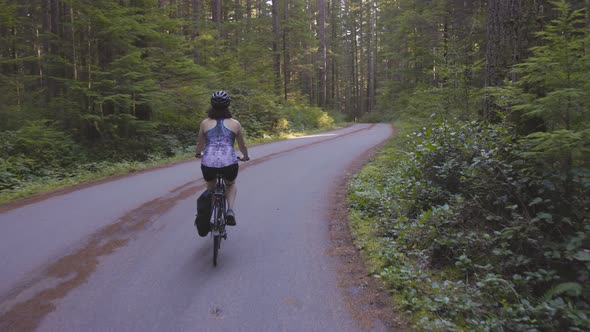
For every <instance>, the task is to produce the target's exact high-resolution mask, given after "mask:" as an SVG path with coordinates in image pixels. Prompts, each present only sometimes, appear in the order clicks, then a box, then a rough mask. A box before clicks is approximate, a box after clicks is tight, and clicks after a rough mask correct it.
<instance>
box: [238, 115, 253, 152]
mask: <svg viewBox="0 0 590 332" xmlns="http://www.w3.org/2000/svg"><path fill="white" fill-rule="evenodd" d="M236 122H237V121H236ZM236 139H237V141H238V148H239V149H240V152H242V155H243V157H242V159H245V160H248V159H250V157H249V156H248V148H247V147H246V140H245V139H244V131H243V130H242V125H240V123H239V122H238V133H237V134H236Z"/></svg>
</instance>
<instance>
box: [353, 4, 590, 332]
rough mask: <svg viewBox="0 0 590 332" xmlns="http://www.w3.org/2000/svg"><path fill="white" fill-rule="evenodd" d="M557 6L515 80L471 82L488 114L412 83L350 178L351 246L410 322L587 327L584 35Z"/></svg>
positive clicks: (445, 327) (587, 63) (589, 190)
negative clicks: (384, 135)
mask: <svg viewBox="0 0 590 332" xmlns="http://www.w3.org/2000/svg"><path fill="white" fill-rule="evenodd" d="M553 4H554V5H555V6H556V8H557V9H558V12H559V15H558V16H557V17H556V18H555V19H554V20H553V21H551V23H550V24H548V25H547V27H546V28H545V29H544V30H543V32H541V33H539V35H538V36H539V37H540V38H541V39H542V40H543V46H539V47H535V48H533V49H532V50H531V53H532V54H531V56H530V57H529V58H528V59H527V60H525V61H523V62H522V63H520V64H517V65H515V66H513V67H512V73H516V74H518V76H519V80H518V81H516V82H514V84H509V85H506V86H504V87H497V88H494V89H487V90H482V91H474V93H473V94H471V102H472V104H473V105H474V107H477V105H483V104H485V103H489V102H490V98H493V99H494V102H493V103H494V105H495V106H494V107H495V108H496V109H498V110H501V112H498V113H496V114H495V117H496V118H495V119H493V121H481V117H480V116H479V114H477V113H476V112H471V113H470V112H463V111H461V110H460V108H459V107H457V106H456V105H454V104H448V105H447V106H446V107H441V106H440V105H444V101H446V100H452V99H453V98H454V96H456V95H455V92H456V90H453V89H447V88H431V89H428V90H422V91H416V92H415V93H414V94H413V95H412V97H411V99H413V100H414V101H410V102H409V103H408V105H407V108H406V110H407V112H406V113H404V114H405V115H403V116H402V117H401V119H402V120H403V121H401V122H397V123H396V125H397V126H398V127H400V128H401V132H400V133H399V134H398V135H397V137H396V138H394V139H393V140H392V141H391V142H390V143H389V144H388V145H387V147H386V148H385V149H384V150H383V151H382V152H381V154H380V155H379V156H378V157H376V158H375V160H374V161H373V162H372V163H371V164H370V165H368V166H367V167H366V168H365V169H364V170H363V171H362V172H361V173H360V174H358V175H357V176H356V177H355V178H354V179H353V180H352V181H351V183H350V189H349V200H350V209H351V211H350V213H351V225H352V229H353V232H354V235H355V238H356V243H357V246H358V247H359V248H361V249H362V250H363V252H364V253H365V255H366V257H368V259H369V262H370V266H371V272H372V273H373V274H374V275H375V277H378V278H381V279H382V281H383V282H384V284H385V285H386V286H387V287H388V289H389V290H390V291H391V292H392V294H393V296H394V297H395V298H396V300H397V303H398V304H399V306H400V309H401V310H402V312H407V313H408V314H410V315H411V317H412V319H413V325H414V327H415V328H416V329H418V330H423V331H588V330H590V213H589V212H590V211H589V209H590V164H589V161H590V95H589V94H588V93H589V91H590V89H589V88H590V75H588V73H589V72H590V59H589V58H588V56H587V54H583V53H581V51H582V50H584V49H585V47H587V45H588V43H589V42H590V39H588V31H587V28H585V27H584V25H583V24H581V22H583V15H582V14H581V13H582V12H581V11H577V12H576V11H572V10H571V8H570V7H569V6H568V5H567V3H566V2H565V1H557V2H554V3H553ZM490 96H493V97H490ZM419 114H431V116H430V117H426V116H420V115H419ZM533 123H534V124H535V126H531V124H533Z"/></svg>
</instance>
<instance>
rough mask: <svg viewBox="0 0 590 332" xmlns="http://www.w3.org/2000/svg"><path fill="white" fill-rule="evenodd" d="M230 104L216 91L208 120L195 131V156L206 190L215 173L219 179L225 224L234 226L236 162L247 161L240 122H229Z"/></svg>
mask: <svg viewBox="0 0 590 332" xmlns="http://www.w3.org/2000/svg"><path fill="white" fill-rule="evenodd" d="M230 101H231V99H230V97H229V95H228V94H227V92H225V91H217V92H215V93H213V95H212V96H211V108H210V109H209V111H208V117H207V118H206V119H205V120H203V122H201V126H200V127H199V141H198V143H197V147H196V151H195V156H196V157H197V158H201V171H202V172H203V179H205V181H207V189H209V190H213V189H214V188H215V182H216V181H215V180H216V176H217V173H221V174H222V175H223V179H224V181H225V186H226V198H227V205H228V210H227V214H226V224H227V225H229V226H235V225H236V216H235V213H234V211H233V206H234V202H235V200H236V193H237V188H236V184H235V180H236V178H237V176H238V169H239V166H238V160H242V161H247V160H250V158H249V157H248V149H247V148H246V143H245V141H244V134H243V131H242V126H241V125H240V122H238V121H237V120H235V119H232V115H231V112H230V111H229V104H230ZM236 139H237V141H238V147H239V149H240V151H241V152H242V155H243V157H242V158H238V156H237V155H236V152H235V150H234V142H235V140H236Z"/></svg>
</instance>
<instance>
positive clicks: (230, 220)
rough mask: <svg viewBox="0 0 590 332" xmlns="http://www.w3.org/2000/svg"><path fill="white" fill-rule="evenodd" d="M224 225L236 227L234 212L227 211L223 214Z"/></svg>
mask: <svg viewBox="0 0 590 332" xmlns="http://www.w3.org/2000/svg"><path fill="white" fill-rule="evenodd" d="M225 224H226V225H228V226H235V225H236V214H235V213H234V210H232V209H228V210H227V212H226V214H225Z"/></svg>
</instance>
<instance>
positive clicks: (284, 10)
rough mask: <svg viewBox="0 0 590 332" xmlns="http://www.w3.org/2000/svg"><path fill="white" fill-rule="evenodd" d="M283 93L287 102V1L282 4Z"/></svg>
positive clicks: (288, 63) (288, 71) (288, 79)
mask: <svg viewBox="0 0 590 332" xmlns="http://www.w3.org/2000/svg"><path fill="white" fill-rule="evenodd" d="M283 7H284V8H283V22H284V24H283V25H284V28H283V93H284V98H285V100H287V98H288V95H289V81H290V80H291V77H290V68H289V65H290V61H291V58H290V54H289V30H288V28H287V27H288V22H289V0H285V1H284V2H283Z"/></svg>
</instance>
